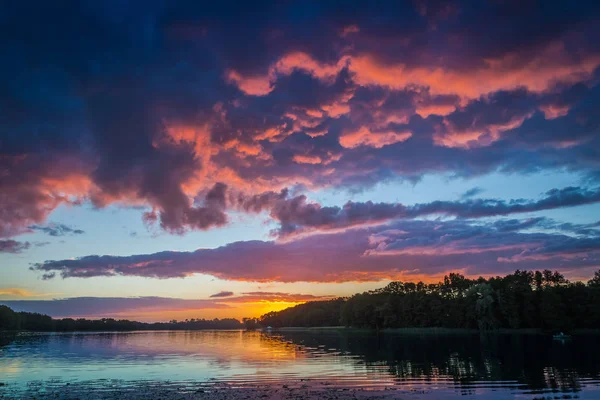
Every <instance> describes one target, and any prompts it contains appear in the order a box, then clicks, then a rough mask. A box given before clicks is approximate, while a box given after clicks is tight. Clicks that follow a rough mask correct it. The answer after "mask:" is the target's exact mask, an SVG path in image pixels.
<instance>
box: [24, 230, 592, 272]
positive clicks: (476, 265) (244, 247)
mask: <svg viewBox="0 0 600 400" xmlns="http://www.w3.org/2000/svg"><path fill="white" fill-rule="evenodd" d="M564 228H565V232H563V227H562V226H561V225H560V224H556V223H554V222H553V221H551V220H547V219H544V218H538V219H528V220H498V221H495V222H488V223H484V222H477V221H473V220H462V221H461V220H451V221H422V220H415V221H402V222H397V223H393V224H388V225H382V226H379V227H373V228H364V229H355V230H350V231H344V232H341V233H337V234H330V235H327V236H326V237H323V236H321V235H315V236H309V237H306V238H302V239H298V240H295V241H292V242H282V243H276V242H262V241H251V242H236V243H232V244H229V245H226V246H223V247H219V248H216V249H200V250H196V251H194V252H161V253H155V254H143V255H135V256H129V257H116V256H87V257H83V258H79V259H74V260H60V261H46V262H44V263H39V264H36V265H34V266H32V269H33V270H35V271H39V272H41V273H43V274H54V273H60V274H61V276H62V277H63V278H70V277H80V278H86V277H94V276H144V277H157V278H170V277H184V276H188V275H191V274H195V273H200V274H208V275H213V276H216V277H219V278H222V279H230V280H247V281H271V280H276V281H282V282H296V281H313V282H343V281H373V280H379V279H384V278H390V279H397V278H404V279H406V278H407V277H408V278H410V275H411V274H415V273H420V274H437V275H439V274H442V273H444V272H446V271H449V270H463V271H466V272H467V273H469V274H471V275H478V274H495V273H502V272H508V271H512V270H514V269H517V268H521V269H523V268H525V267H526V268H542V269H543V268H553V267H558V266H560V267H562V269H567V270H572V271H575V272H576V271H577V270H578V269H580V268H586V267H594V266H597V265H599V264H598V263H600V226H598V225H597V224H595V225H589V226H572V225H571V226H567V227H564ZM574 230H575V231H579V233H580V235H577V236H572V232H573V231H574ZM583 232H586V234H585V235H581V233H583ZM240 260H244V262H243V263H240ZM325 265H326V266H327V268H324V266H325Z"/></svg>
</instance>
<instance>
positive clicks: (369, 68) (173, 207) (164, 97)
mask: <svg viewBox="0 0 600 400" xmlns="http://www.w3.org/2000/svg"><path fill="white" fill-rule="evenodd" d="M232 10H235V12H232ZM599 11H600V6H599V5H598V4H597V2H578V3H577V5H576V6H575V5H573V4H568V6H565V4H562V2H552V3H551V4H544V5H536V4H533V5H523V4H520V3H514V2H492V3H490V2H479V1H449V2H429V1H418V2H378V3H377V4H372V5H370V6H369V7H365V6H364V5H362V4H360V3H353V2H350V3H348V2H326V3H324V2H285V3H280V2H260V3H258V4H256V3H252V4H250V3H248V4H241V3H239V2H235V3H233V2H227V1H225V2H218V3H214V4H213V3H211V4H208V3H202V2H200V3H199V2H187V1H169V2H166V1H152V2H146V3H143V4H142V3H137V2H132V3H128V4H126V5H122V4H119V5H117V4H116V3H111V2H94V1H81V2H80V1H65V2H61V3H60V4H52V5H48V4H39V3H38V2H31V1H24V2H19V3H18V4H17V3H14V4H10V5H8V6H7V7H5V9H4V10H3V13H2V15H0V26H2V28H3V29H2V31H3V32H4V35H2V37H1V38H0V48H2V52H3V56H4V57H3V59H4V60H5V62H3V63H2V66H0V93H1V94H0V109H1V110H2V113H0V115H1V116H0V189H1V190H0V237H3V238H10V237H13V236H16V235H18V234H21V233H25V232H27V229H28V227H30V226H35V227H43V226H45V225H44V224H45V223H46V220H47V218H48V216H49V214H50V213H51V212H52V211H53V210H55V209H56V208H57V207H58V206H60V205H61V204H70V205H75V206H76V205H80V204H82V203H84V202H91V203H92V204H93V205H94V206H96V207H99V208H101V207H105V206H107V205H109V204H115V203H116V204H121V205H127V206H136V207H138V206H139V207H144V208H145V209H147V210H148V209H149V210H151V211H147V212H145V213H144V214H143V218H144V221H145V222H147V223H150V224H151V223H157V224H158V225H159V226H160V228H161V229H163V230H165V231H167V232H171V233H176V234H182V233H185V232H187V231H188V230H205V229H211V228H214V227H219V226H223V225H225V224H227V223H228V220H229V219H228V216H227V210H228V208H230V207H226V206H225V205H227V204H229V200H227V199H224V198H223V197H222V194H221V193H219V190H221V189H222V188H220V187H218V186H215V183H216V182H223V183H224V184H226V185H228V187H229V188H233V189H235V190H237V191H239V192H243V193H246V196H255V195H256V196H257V197H256V198H255V199H254V200H247V201H248V202H247V203H243V204H241V205H240V204H238V206H237V209H238V210H240V209H241V210H244V211H245V210H249V212H258V211H256V210H263V209H265V208H264V206H262V205H259V202H260V201H264V200H265V199H264V198H261V196H264V194H265V193H270V194H269V195H267V197H269V196H270V197H277V196H279V194H280V193H281V191H282V190H283V189H284V188H286V187H293V186H295V185H304V186H305V187H307V189H308V190H312V189H319V188H323V187H345V188H348V189H350V190H362V189H364V188H365V187H369V186H372V185H374V184H376V183H377V182H381V181H386V180H393V179H409V180H411V181H414V182H418V181H419V179H420V178H422V177H423V176H424V175H425V174H448V175H453V176H463V177H472V176H479V175H484V174H487V173H490V172H507V173H516V174H525V173H531V172H536V171H541V170H548V171H552V170H566V171H569V172H572V173H574V174H578V175H583V176H585V177H588V178H590V179H591V180H594V179H596V180H597V181H600V165H599V164H598V160H599V159H600V154H598V150H597V149H600V142H599V141H600V139H599V135H598V133H599V126H600V120H599V119H598V118H599V117H598V113H597V111H596V110H597V105H598V103H599V102H600V97H599V88H600V85H599V81H600V79H599V77H600V75H599V72H598V71H599V70H598V66H600V47H599V46H598V44H597V43H596V42H597V40H595V38H597V37H598V34H599V33H600V32H599V28H598V26H600V24H598V21H599V18H600V17H599ZM588 194H589V193H588ZM552 196H553V195H548V197H549V198H550V197H552ZM561 196H567V194H561ZM569 196H571V197H569V198H571V199H572V198H573V197H572V196H574V194H573V193H571V194H569ZM583 196H584V197H585V196H587V195H586V194H584V195H583ZM555 197H556V196H555ZM554 200H556V199H554ZM274 201H275V202H277V200H273V199H268V202H270V203H273V202H274ZM469 201H471V202H466V203H464V204H459V205H455V204H445V203H443V202H442V203H432V204H429V205H421V208H420V209H418V210H417V209H415V208H413V209H411V210H412V212H414V213H425V214H427V213H436V212H439V213H442V214H448V215H457V216H466V217H470V218H472V217H476V216H484V215H507V214H508V213H511V212H514V211H502V210H503V209H506V210H516V209H519V208H520V209H523V210H524V209H526V208H527V207H533V208H535V207H538V208H537V209H548V208H553V207H555V206H553V205H543V204H538V205H537V206H535V207H534V205H532V204H528V203H527V204H525V205H523V204H520V203H519V204H501V203H494V202H493V201H492V202H491V203H490V202H487V203H485V202H484V203H481V202H479V203H477V202H475V200H469ZM549 201H550V200H549ZM569 201H570V200H569ZM569 201H566V203H569ZM303 203H305V202H304V200H302V199H301V198H295V199H290V201H289V202H287V203H281V202H279V204H278V205H277V207H278V208H277V209H274V208H273V207H272V206H270V207H269V208H268V210H269V212H270V213H271V215H272V216H273V217H274V218H275V219H276V220H278V221H280V222H281V223H282V232H287V231H294V230H296V229H297V226H308V227H315V228H318V227H320V226H331V227H336V228H339V227H344V226H352V225H353V224H354V222H353V221H357V222H356V223H359V224H360V223H364V222H367V223H370V222H372V221H374V220H377V221H380V220H383V219H385V218H389V217H388V215H392V217H393V216H394V215H395V216H396V217H397V216H401V215H402V213H403V212H405V211H406V210H404V209H403V207H402V206H399V205H377V204H375V203H370V204H369V203H365V204H350V203H349V205H346V206H344V207H343V208H339V207H321V208H319V209H315V207H314V206H313V205H307V204H303ZM566 203H565V204H566ZM549 204H550V203H549ZM557 204H558V203H557ZM581 204H583V203H581ZM561 206H562V205H561ZM290 207H291V208H290ZM544 207H546V208H544ZM436 208H437V209H439V210H440V211H431V210H435V209H436ZM411 210H409V211H411ZM465 210H466V211H465ZM489 210H495V211H489ZM490 212H492V214H489V213H490Z"/></svg>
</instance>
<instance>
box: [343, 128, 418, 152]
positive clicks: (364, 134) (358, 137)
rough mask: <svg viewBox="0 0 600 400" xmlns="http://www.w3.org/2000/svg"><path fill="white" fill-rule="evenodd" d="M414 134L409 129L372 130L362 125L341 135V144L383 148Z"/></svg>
mask: <svg viewBox="0 0 600 400" xmlns="http://www.w3.org/2000/svg"><path fill="white" fill-rule="evenodd" d="M411 136H412V133H411V132H409V131H404V132H394V131H383V132H372V131H371V130H370V129H369V128H367V127H365V126H361V127H360V128H359V129H357V130H354V131H347V132H345V133H344V134H342V136H340V144H341V145H342V146H343V147H345V148H350V149H351V148H355V147H359V146H369V147H375V148H378V149H379V148H381V147H383V146H387V145H390V144H394V143H398V142H404V141H405V140H408V139H409V138H410V137H411Z"/></svg>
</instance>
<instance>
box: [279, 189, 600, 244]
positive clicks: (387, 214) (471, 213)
mask: <svg viewBox="0 0 600 400" xmlns="http://www.w3.org/2000/svg"><path fill="white" fill-rule="evenodd" d="M598 202H600V188H596V189H587V188H581V187H566V188H563V189H552V190H549V191H548V192H546V193H545V196H544V197H543V198H541V199H539V200H526V199H513V200H508V201H505V200H495V199H465V200H461V201H439V200H437V201H432V202H430V203H421V204H415V205H410V206H409V205H404V204H401V203H373V202H371V201H368V202H348V203H346V204H345V205H344V206H343V207H337V206H334V207H323V206H321V205H320V204H318V203H311V202H307V199H306V197H305V196H297V197H295V198H292V199H286V200H285V201H278V202H276V203H275V205H274V206H273V208H272V210H271V216H272V217H273V219H275V220H277V221H279V222H280V227H279V228H278V230H277V231H276V233H277V234H278V235H279V236H281V237H286V236H291V235H297V234H301V233H306V232H310V231H315V230H316V231H321V232H323V231H337V230H340V229H346V228H352V227H358V226H366V225H379V224H383V223H385V222H388V221H390V220H394V219H412V218H419V217H425V216H430V215H444V216H453V217H458V218H483V217H494V216H505V215H510V214H517V213H527V212H536V211H543V210H551V209H556V208H562V207H573V206H579V205H585V204H594V203H598Z"/></svg>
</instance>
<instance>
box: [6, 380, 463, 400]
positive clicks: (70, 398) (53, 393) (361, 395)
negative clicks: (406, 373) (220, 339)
mask: <svg viewBox="0 0 600 400" xmlns="http://www.w3.org/2000/svg"><path fill="white" fill-rule="evenodd" d="M431 394H432V392H425V391H422V390H413V391H410V390H400V389H398V388H394V387H374V388H365V387H351V386H337V385H335V384H332V383H330V382H324V381H319V382H314V381H304V380H300V381H290V382H287V383H281V382H280V383H271V384H264V383H263V384H259V383H257V384H244V385H232V384H229V383H220V382H215V383H208V384H206V383H204V384H203V383H195V384H184V383H174V382H136V383H134V384H124V385H119V384H118V383H114V382H113V383H111V382H105V383H104V384H100V385H99V384H98V383H95V382H74V383H69V382H67V383H64V382H60V383H58V382H52V381H49V382H32V383H29V384H27V385H26V387H25V388H24V390H23V389H21V388H18V387H13V386H12V385H10V384H3V385H0V399H23V400H29V399H31V400H33V399H35V400H45V399H56V398H60V399H65V400H75V399H79V400H96V399H107V400H116V399H124V400H144V399H149V400H154V399H157V400H158V399H162V400H195V399H203V400H229V399H266V400H288V399H289V400H291V399H307V400H318V399H338V400H345V399H353V400H388V399H412V400H420V399H425V398H431V397H430V396H431ZM438 394H440V395H443V397H446V395H451V394H450V393H448V392H445V393H438V392H436V396H437V395H438ZM436 398H440V397H436Z"/></svg>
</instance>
